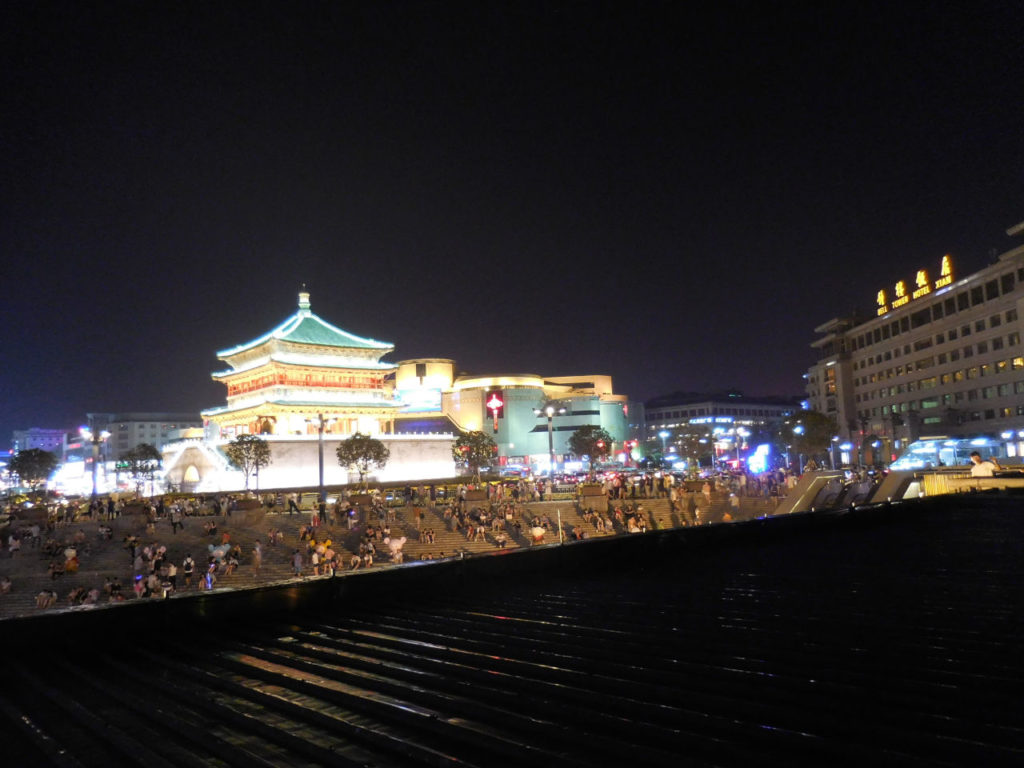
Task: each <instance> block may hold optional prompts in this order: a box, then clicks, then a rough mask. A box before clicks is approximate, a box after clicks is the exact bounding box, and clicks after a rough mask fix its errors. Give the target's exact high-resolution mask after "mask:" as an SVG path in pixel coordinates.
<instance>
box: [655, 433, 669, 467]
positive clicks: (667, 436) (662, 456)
mask: <svg viewBox="0 0 1024 768" xmlns="http://www.w3.org/2000/svg"><path fill="white" fill-rule="evenodd" d="M671 436H672V433H671V432H668V431H667V430H664V429H663V430H661V432H659V433H658V437H660V438H661V460H662V461H665V453H666V451H667V449H666V448H665V441H666V440H668V439H669V437H671Z"/></svg>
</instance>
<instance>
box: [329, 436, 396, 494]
mask: <svg viewBox="0 0 1024 768" xmlns="http://www.w3.org/2000/svg"><path fill="white" fill-rule="evenodd" d="M337 454H338V463H339V464H340V465H341V466H343V467H345V468H346V469H355V470H356V471H357V472H358V473H359V482H360V484H362V485H363V488H364V489H365V488H366V484H365V483H364V478H365V477H366V475H367V474H368V473H369V472H370V470H372V469H382V468H383V467H384V466H385V465H386V464H387V463H388V459H389V458H391V451H390V450H389V449H388V447H387V446H386V445H384V443H382V442H381V441H380V440H377V439H375V438H373V437H370V436H369V435H363V434H360V433H359V432H356V433H355V434H354V435H352V437H350V438H348V439H347V440H342V441H341V444H340V445H339V446H338V450H337Z"/></svg>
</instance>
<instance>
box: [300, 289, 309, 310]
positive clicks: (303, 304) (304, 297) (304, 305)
mask: <svg viewBox="0 0 1024 768" xmlns="http://www.w3.org/2000/svg"><path fill="white" fill-rule="evenodd" d="M299 309H309V291H307V290H306V284H305V283H303V284H302V290H301V291H299Z"/></svg>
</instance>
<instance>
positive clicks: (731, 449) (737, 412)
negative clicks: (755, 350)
mask: <svg viewBox="0 0 1024 768" xmlns="http://www.w3.org/2000/svg"><path fill="white" fill-rule="evenodd" d="M801 407H802V403H801V401H800V399H799V398H798V397H748V396H746V395H744V394H742V393H741V392H721V393H714V394H709V393H700V392H674V393H672V394H668V395H662V396H660V397H656V398H653V399H651V400H648V401H646V402H645V403H644V404H643V407H642V408H638V407H635V406H634V408H633V409H632V410H633V413H635V414H636V418H635V419H631V425H632V427H633V430H634V431H633V435H634V436H635V437H636V438H637V439H638V440H639V441H640V443H641V445H642V446H643V448H644V451H643V452H644V453H645V454H646V455H647V456H651V455H655V454H661V453H662V451H664V452H665V456H666V457H667V458H669V459H671V457H672V456H673V455H676V456H679V457H680V459H682V458H687V457H689V456H692V455H693V454H695V453H696V451H695V450H694V447H693V441H703V445H704V448H703V449H702V450H701V453H704V452H705V451H706V453H707V455H709V456H715V457H716V458H720V457H728V458H736V456H737V443H738V447H739V453H740V455H741V456H746V455H747V454H748V453H749V449H750V448H751V447H752V446H753V445H754V444H755V443H756V442H758V441H767V439H768V436H769V435H773V434H775V433H777V432H778V429H779V427H780V426H781V425H782V422H783V421H785V420H786V419H787V418H788V417H790V416H792V415H793V414H794V413H796V412H797V411H799V410H800V409H801Z"/></svg>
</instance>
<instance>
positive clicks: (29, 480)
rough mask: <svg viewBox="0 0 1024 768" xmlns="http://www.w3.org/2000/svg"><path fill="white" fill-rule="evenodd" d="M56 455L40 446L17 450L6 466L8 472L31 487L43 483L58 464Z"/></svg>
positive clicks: (35, 487)
mask: <svg viewBox="0 0 1024 768" xmlns="http://www.w3.org/2000/svg"><path fill="white" fill-rule="evenodd" d="M59 463H60V462H59V460H58V459H57V457H56V456H55V455H54V454H52V453H50V452H49V451H44V450H42V449H41V448H28V449H26V450H24V451H18V452H17V453H16V454H15V455H14V458H12V459H11V461H10V463H9V464H8V466H7V469H8V471H9V472H11V473H13V474H15V475H17V476H18V477H20V478H21V480H22V482H24V483H26V484H27V485H29V486H30V487H32V488H33V489H36V490H38V486H40V485H42V484H43V483H45V482H46V481H47V480H48V479H49V478H50V475H52V474H53V471H54V470H55V469H57V464H59Z"/></svg>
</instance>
